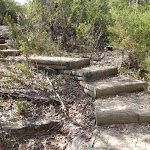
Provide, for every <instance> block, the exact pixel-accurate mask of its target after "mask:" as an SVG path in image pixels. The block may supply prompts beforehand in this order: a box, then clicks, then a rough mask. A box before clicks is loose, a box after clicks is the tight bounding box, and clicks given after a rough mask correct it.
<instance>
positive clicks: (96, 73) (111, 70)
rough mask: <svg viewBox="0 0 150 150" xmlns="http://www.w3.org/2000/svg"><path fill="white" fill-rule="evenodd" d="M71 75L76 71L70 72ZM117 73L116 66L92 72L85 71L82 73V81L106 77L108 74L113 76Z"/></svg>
mask: <svg viewBox="0 0 150 150" xmlns="http://www.w3.org/2000/svg"><path fill="white" fill-rule="evenodd" d="M72 74H73V75H76V73H74V72H73V73H72ZM117 74H118V69H117V68H109V69H106V70H105V69H103V70H98V71H94V72H87V73H83V81H94V80H97V79H102V78H106V77H108V76H113V75H117Z"/></svg>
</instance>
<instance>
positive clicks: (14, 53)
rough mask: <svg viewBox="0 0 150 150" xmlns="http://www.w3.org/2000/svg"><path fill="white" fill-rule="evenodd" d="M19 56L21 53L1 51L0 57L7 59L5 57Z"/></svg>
mask: <svg viewBox="0 0 150 150" xmlns="http://www.w3.org/2000/svg"><path fill="white" fill-rule="evenodd" d="M20 54H21V51H9V50H1V51H0V57H7V56H18V55H20Z"/></svg>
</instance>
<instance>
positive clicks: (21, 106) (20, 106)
mask: <svg viewBox="0 0 150 150" xmlns="http://www.w3.org/2000/svg"><path fill="white" fill-rule="evenodd" d="M16 111H17V113H19V114H21V115H23V114H25V113H26V111H27V105H26V99H24V98H18V99H17V100H16Z"/></svg>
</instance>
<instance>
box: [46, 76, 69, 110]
mask: <svg viewBox="0 0 150 150" xmlns="http://www.w3.org/2000/svg"><path fill="white" fill-rule="evenodd" d="M46 79H47V81H48V82H49V84H50V86H51V88H52V90H53V92H54V93H55V94H56V96H57V97H58V99H59V102H60V103H61V105H62V109H63V110H64V111H66V108H65V105H64V103H63V101H62V99H61V97H60V96H59V94H58V93H57V91H56V90H55V88H54V86H53V84H52V82H51V81H50V80H49V78H48V76H47V75H46Z"/></svg>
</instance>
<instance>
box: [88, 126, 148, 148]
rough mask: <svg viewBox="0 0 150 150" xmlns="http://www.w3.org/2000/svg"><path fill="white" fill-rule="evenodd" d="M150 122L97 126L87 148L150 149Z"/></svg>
mask: <svg viewBox="0 0 150 150" xmlns="http://www.w3.org/2000/svg"><path fill="white" fill-rule="evenodd" d="M149 149H150V129H149V124H126V125H110V126H100V127H96V129H95V130H94V132H93V136H92V138H91V140H90V142H89V146H88V148H87V150H149Z"/></svg>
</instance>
